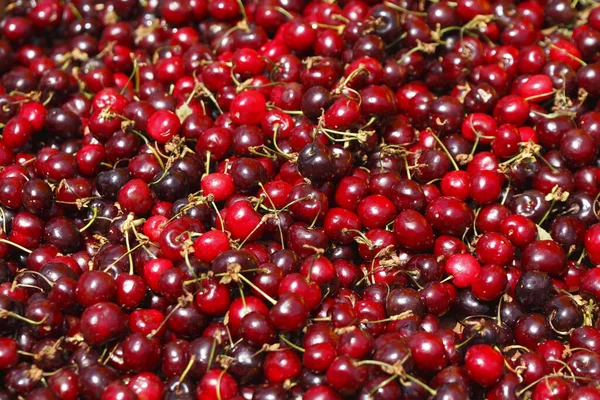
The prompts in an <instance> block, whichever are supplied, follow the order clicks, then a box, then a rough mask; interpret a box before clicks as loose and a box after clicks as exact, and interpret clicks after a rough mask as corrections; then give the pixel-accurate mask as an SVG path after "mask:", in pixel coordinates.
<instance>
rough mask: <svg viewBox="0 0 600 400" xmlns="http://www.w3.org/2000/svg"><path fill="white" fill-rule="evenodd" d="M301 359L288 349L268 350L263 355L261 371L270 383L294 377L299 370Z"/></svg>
mask: <svg viewBox="0 0 600 400" xmlns="http://www.w3.org/2000/svg"><path fill="white" fill-rule="evenodd" d="M301 368H302V361H301V359H300V357H298V355H296V353H294V352H293V351H292V350H290V349H283V350H281V351H275V352H269V353H268V354H267V356H266V357H265V361H264V364H263V372H264V374H265V377H266V378H267V380H268V381H269V382H271V383H282V382H284V381H285V380H286V379H294V378H296V377H297V376H298V375H299V374H300V371H301Z"/></svg>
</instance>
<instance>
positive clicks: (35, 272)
mask: <svg viewBox="0 0 600 400" xmlns="http://www.w3.org/2000/svg"><path fill="white" fill-rule="evenodd" d="M25 274H33V275H37V276H39V277H40V278H42V279H43V280H44V281H45V282H46V283H47V284H48V285H49V286H50V287H52V286H54V282H52V281H51V280H50V279H48V277H47V276H45V275H44V274H42V273H39V272H37V271H33V270H30V269H26V270H23V271H21V272H19V273H18V274H17V276H15V280H16V279H17V278H19V277H21V276H23V275H25Z"/></svg>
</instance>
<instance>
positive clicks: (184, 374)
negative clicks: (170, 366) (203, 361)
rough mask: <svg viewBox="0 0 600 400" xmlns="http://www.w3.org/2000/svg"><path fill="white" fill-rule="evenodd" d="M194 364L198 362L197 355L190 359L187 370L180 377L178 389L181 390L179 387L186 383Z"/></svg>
mask: <svg viewBox="0 0 600 400" xmlns="http://www.w3.org/2000/svg"><path fill="white" fill-rule="evenodd" d="M194 362H196V355H194V354H192V356H191V357H190V361H189V362H188V364H187V366H186V367H185V369H184V370H183V372H182V373H181V377H179V380H178V381H177V387H178V388H179V385H181V383H182V382H183V381H184V379H185V377H186V376H187V374H188V373H189V372H190V370H191V369H192V366H193V365H194Z"/></svg>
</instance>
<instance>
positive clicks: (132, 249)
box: [102, 243, 143, 273]
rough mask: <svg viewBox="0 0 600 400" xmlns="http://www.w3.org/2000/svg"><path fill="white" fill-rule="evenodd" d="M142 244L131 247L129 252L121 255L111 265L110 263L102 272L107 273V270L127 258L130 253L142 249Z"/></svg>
mask: <svg viewBox="0 0 600 400" xmlns="http://www.w3.org/2000/svg"><path fill="white" fill-rule="evenodd" d="M142 246H143V244H142V243H139V244H137V245H135V246H133V247H132V248H131V249H130V250H128V251H127V252H126V253H123V254H121V255H120V256H119V257H118V258H117V259H116V260H115V261H113V262H112V263H110V264H109V265H108V267H106V268H104V270H103V271H102V272H105V273H107V272H108V270H110V269H111V268H112V267H114V266H115V265H117V263H118V262H119V261H121V260H122V259H123V258H125V257H127V256H128V255H129V254H130V253H131V252H133V251H136V250H137V249H139V248H140V247H142Z"/></svg>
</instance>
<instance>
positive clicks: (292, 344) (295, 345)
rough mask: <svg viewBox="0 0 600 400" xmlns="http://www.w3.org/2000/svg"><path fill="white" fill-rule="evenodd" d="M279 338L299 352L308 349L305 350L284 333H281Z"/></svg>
mask: <svg viewBox="0 0 600 400" xmlns="http://www.w3.org/2000/svg"><path fill="white" fill-rule="evenodd" d="M279 339H281V341H282V342H283V343H285V344H287V345H288V346H290V347H291V348H293V349H295V350H298V351H299V352H302V353H304V352H305V351H306V350H304V349H303V348H302V347H300V346H298V345H297V344H294V343H292V342H290V341H289V340H288V339H287V338H286V337H285V336H283V335H279Z"/></svg>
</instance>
